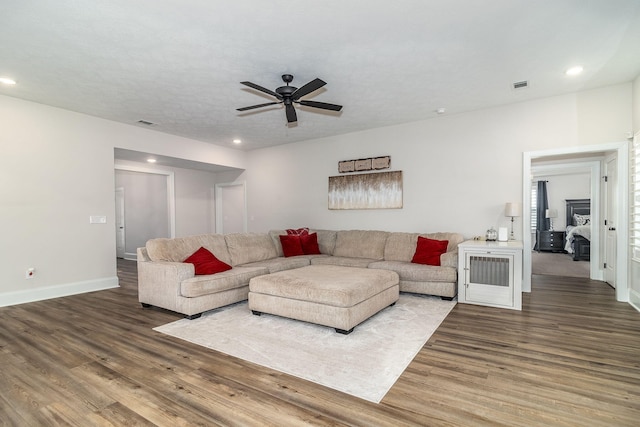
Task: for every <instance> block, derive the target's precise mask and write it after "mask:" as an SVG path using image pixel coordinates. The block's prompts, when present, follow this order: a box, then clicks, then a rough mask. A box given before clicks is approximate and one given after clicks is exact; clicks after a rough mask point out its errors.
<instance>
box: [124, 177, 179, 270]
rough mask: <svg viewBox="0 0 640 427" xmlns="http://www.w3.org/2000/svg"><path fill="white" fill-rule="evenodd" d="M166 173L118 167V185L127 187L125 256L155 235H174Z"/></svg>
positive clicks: (130, 254) (130, 255)
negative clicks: (159, 173) (136, 170)
mask: <svg viewBox="0 0 640 427" xmlns="http://www.w3.org/2000/svg"><path fill="white" fill-rule="evenodd" d="M167 181H168V180H167V176H166V175H158V174H151V173H144V172H134V171H129V170H116V176H115V186H116V188H119V187H122V188H123V190H124V201H123V203H124V231H125V233H124V234H125V258H127V259H136V249H137V248H139V247H141V246H144V244H145V243H146V242H147V240H149V239H151V238H155V237H171V236H170V232H171V226H170V224H169V199H168V197H167V195H168V191H169V189H168V183H167Z"/></svg>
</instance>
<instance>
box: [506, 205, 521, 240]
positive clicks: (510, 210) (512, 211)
mask: <svg viewBox="0 0 640 427" xmlns="http://www.w3.org/2000/svg"><path fill="white" fill-rule="evenodd" d="M520 215H522V207H521V206H520V203H517V202H511V203H507V204H506V206H505V208H504V216H510V217H511V236H510V237H509V240H515V237H514V235H513V219H514V218H515V217H517V216H520Z"/></svg>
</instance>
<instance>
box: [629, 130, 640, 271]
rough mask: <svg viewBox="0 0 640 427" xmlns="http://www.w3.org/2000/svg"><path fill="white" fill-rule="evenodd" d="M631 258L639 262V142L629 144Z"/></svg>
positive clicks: (634, 141)
mask: <svg viewBox="0 0 640 427" xmlns="http://www.w3.org/2000/svg"><path fill="white" fill-rule="evenodd" d="M629 228H630V233H629V234H630V240H631V242H630V243H631V258H632V259H633V260H634V261H637V262H640V141H638V137H637V136H636V138H634V140H633V143H632V144H631V220H630V221H629Z"/></svg>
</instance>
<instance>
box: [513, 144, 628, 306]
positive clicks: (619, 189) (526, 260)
mask: <svg viewBox="0 0 640 427" xmlns="http://www.w3.org/2000/svg"><path fill="white" fill-rule="evenodd" d="M606 155H615V157H616V160H615V163H616V169H617V177H618V179H617V186H616V188H615V190H614V194H613V195H611V197H613V199H612V200H614V201H615V203H616V206H617V209H616V223H617V227H616V231H617V234H618V235H619V236H626V235H628V234H627V233H628V226H629V218H627V216H626V215H623V214H622V213H623V212H628V197H627V196H628V180H627V178H628V174H629V171H628V169H629V168H628V159H629V154H628V146H627V142H619V143H611V144H601V145H594V146H585V147H573V148H566V149H554V150H547V151H538V152H525V153H524V155H523V168H522V171H523V180H522V182H523V200H522V205H523V222H522V227H523V228H522V231H523V234H522V235H523V243H524V247H525V248H531V247H532V236H531V233H530V232H529V230H530V225H531V213H530V212H531V199H530V197H529V196H530V194H531V179H532V160H548V161H553V160H556V161H569V160H572V159H581V158H582V159H585V158H588V157H590V156H592V157H598V158H601V157H603V156H606ZM597 188H598V191H599V188H600V184H599V183H598V185H597ZM594 199H596V196H595V193H592V206H591V207H592V209H594V210H595V209H598V208H599V207H600V206H601V202H602V200H601V197H600V196H597V200H598V203H593V200H594ZM594 234H595V235H596V236H598V235H599V234H600V233H594ZM626 244H627V242H626V241H624V239H617V241H616V243H615V248H616V253H617V258H616V262H617V268H616V272H615V280H616V284H617V286H616V299H617V300H618V301H628V300H629V286H628V273H627V267H628V262H629V261H628V254H627V251H626V250H625V249H626ZM593 246H596V245H595V242H594V244H593V245H592V255H593V254H594V252H595V255H596V256H598V255H600V256H602V254H603V252H604V249H603V247H602V246H601V245H600V243H599V242H598V245H597V246H596V247H595V248H593ZM600 259H602V258H600ZM602 267H603V266H602V264H600V265H598V266H597V269H598V270H599V271H600V272H601V274H603V269H602ZM599 280H602V278H601V279H599ZM522 290H523V292H531V252H530V251H524V257H523V282H522Z"/></svg>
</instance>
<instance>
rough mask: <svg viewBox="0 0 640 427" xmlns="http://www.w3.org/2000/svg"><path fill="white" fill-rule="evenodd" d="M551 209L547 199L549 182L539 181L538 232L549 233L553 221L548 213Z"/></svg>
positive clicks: (536, 247)
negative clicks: (548, 216)
mask: <svg viewBox="0 0 640 427" xmlns="http://www.w3.org/2000/svg"><path fill="white" fill-rule="evenodd" d="M547 209H549V199H548V198H547V181H538V198H537V200H536V231H547V230H549V229H550V228H551V221H550V220H549V218H547V215H546V212H547ZM534 249H536V250H537V249H538V234H537V233H536V246H535V248H534Z"/></svg>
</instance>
